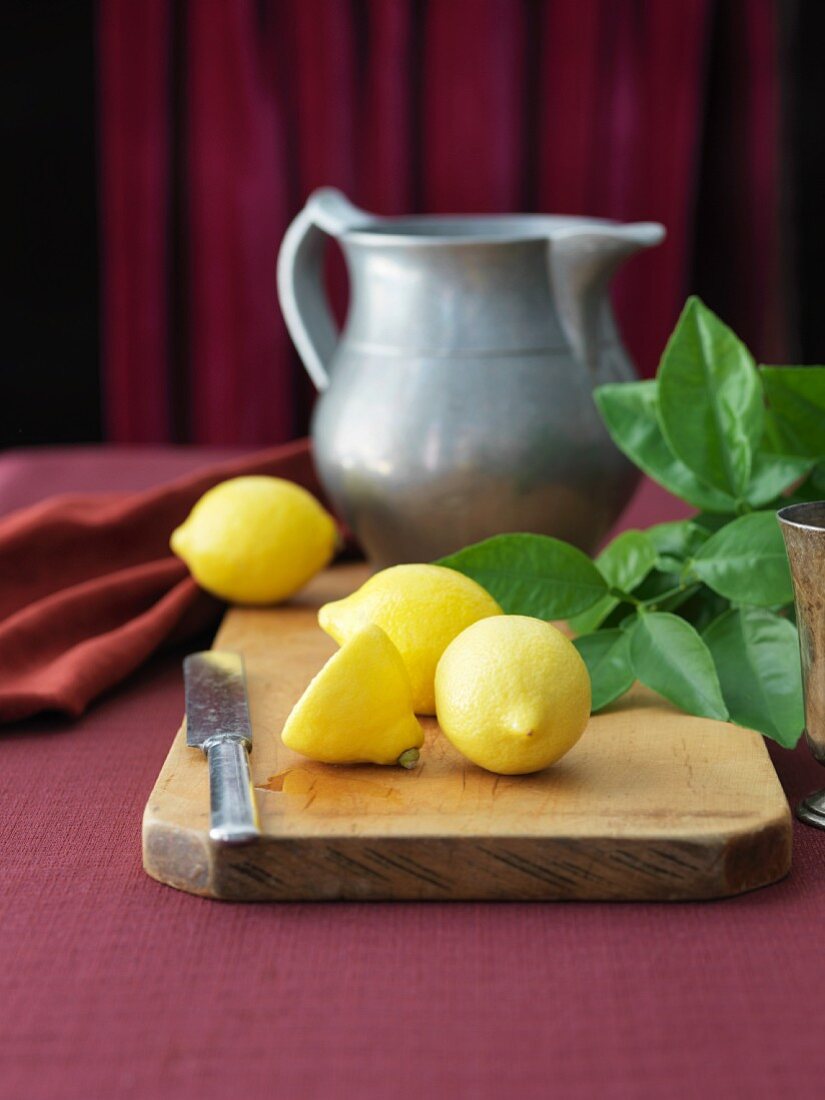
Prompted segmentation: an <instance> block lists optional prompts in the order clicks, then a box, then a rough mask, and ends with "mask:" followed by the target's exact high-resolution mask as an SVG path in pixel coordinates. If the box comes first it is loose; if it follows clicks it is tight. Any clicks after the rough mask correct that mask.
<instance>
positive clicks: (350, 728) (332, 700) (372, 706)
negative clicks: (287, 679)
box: [281, 626, 424, 767]
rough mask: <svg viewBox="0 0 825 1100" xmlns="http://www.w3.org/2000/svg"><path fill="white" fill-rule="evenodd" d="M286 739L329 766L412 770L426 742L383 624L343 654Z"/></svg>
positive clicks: (317, 681)
mask: <svg viewBox="0 0 825 1100" xmlns="http://www.w3.org/2000/svg"><path fill="white" fill-rule="evenodd" d="M281 739H282V740H283V742H284V744H285V745H286V746H287V747H288V748H290V749H294V750H295V751H296V752H300V753H302V754H303V755H304V756H308V757H309V758H310V759H311V760H320V761H322V762H323V763H325V764H360V763H370V764H401V765H402V766H404V767H412V765H413V764H414V763H415V761H416V760H417V759H418V749H419V748H420V747H421V746H422V745H423V744H424V731H423V730H422V728H421V725H420V724H419V722H418V719H417V718H416V717H415V714H414V713H413V705H412V690H411V688H410V680H409V677H408V676H407V670H406V669H405V668H404V662H403V661H402V660H401V655H400V653H399V652H398V650H397V649H396V648H395V646H394V645H393V644H392V642H391V641H390V640H389V638H388V637H387V635H386V634H385V633H384V631H383V630H381V628H380V627H378V626H368V627H367V628H366V629H365V630H362V631H361V632H360V633H358V634H356V635H355V636H354V637H353V638H352V639H351V640H350V641H348V642H347V643H346V644H345V645H343V646H342V647H341V649H339V650H338V652H337V653H335V654H334V655H333V656H332V657H330V659H329V660H328V661H327V663H326V664H325V665H324V667H323V668H322V669H321V671H320V672H319V673H318V674H317V675H316V676H315V677H314V679H313V680H312V681H311V682H310V684H309V687H308V688H307V689H306V691H305V692H304V694H303V695H302V696H301V698H300V699H299V700H298V702H297V703H296V704H295V706H294V707H293V708H292V711H291V713H290V715H289V718H287V720H286V725H285V726H284V729H283V733H282V734H281Z"/></svg>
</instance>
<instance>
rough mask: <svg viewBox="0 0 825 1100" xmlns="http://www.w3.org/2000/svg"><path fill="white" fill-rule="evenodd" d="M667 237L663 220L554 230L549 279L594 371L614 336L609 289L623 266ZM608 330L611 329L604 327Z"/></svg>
mask: <svg viewBox="0 0 825 1100" xmlns="http://www.w3.org/2000/svg"><path fill="white" fill-rule="evenodd" d="M664 237H665V228H664V226H663V225H660V224H659V223H658V222H635V223H633V224H630V225H611V224H610V223H609V222H591V223H590V224H584V225H570V226H564V227H562V228H559V229H557V230H554V231H553V232H552V233H551V234H550V254H549V265H550V281H551V283H552V286H553V292H554V295H555V298H556V304H557V308H558V312H559V320H560V321H561V325H562V329H563V330H564V334H565V336H566V337H567V340H568V341H569V343H570V347H571V350H572V351H573V354H574V355H575V357H576V358H577V359H578V360H579V362H581V363H582V364H583V365H584V366H586V367H587V368H588V370H590V371H591V373H593V374H594V375H595V372H596V368H597V365H598V357H599V345H600V344H601V342H602V340H603V339H604V338H605V336H612V335H613V334H614V323H613V318H612V313H611V311H610V305H609V301H608V298H607V288H608V285H609V283H610V280H611V279H612V278H613V276H614V274H615V273H616V270H617V269H618V267H619V265H620V264H622V263H624V261H625V260H628V259H629V258H630V257H631V256H633V255H635V254H636V253H637V252H640V251H641V250H642V249H644V248H653V247H654V246H655V245H657V244H660V243H661V241H662V240H664ZM606 329H607V331H605V330H606Z"/></svg>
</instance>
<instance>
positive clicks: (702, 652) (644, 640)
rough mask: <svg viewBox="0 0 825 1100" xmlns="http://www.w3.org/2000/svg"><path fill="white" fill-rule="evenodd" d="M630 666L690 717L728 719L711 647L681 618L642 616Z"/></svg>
mask: <svg viewBox="0 0 825 1100" xmlns="http://www.w3.org/2000/svg"><path fill="white" fill-rule="evenodd" d="M630 663H631V666H632V668H633V671H634V673H635V674H636V676H637V677H638V679H639V680H641V681H642V683H643V684H646V685H647V686H648V687H649V688H652V689H653V690H654V691H657V692H658V693H659V694H660V695H663V696H664V697H665V699H669V700H670V701H671V703H675V704H676V706H677V707H681V709H682V710H684V711H687V712H688V714H698V715H701V716H703V717H705V718H720V719H725V718H727V717H728V710H727V707H726V706H725V701H724V699H723V698H722V689H721V687H720V686H719V677H718V676H717V675H716V669H715V668H714V664H713V658H712V657H711V655H710V652H709V651H708V647H707V646H706V645H705V643H704V642H703V641H702V639H701V638H700V637H699V635H698V634H697V633H696V631H695V630H694V629H693V627H692V626H691V625H690V623H686V622H685V620H684V619H680V618H679V617H678V616H677V615H671V614H668V613H667V612H663V611H656V612H651V613H648V614H644V615H639V617H638V619H637V621H636V622H635V623H634V625H633V626H632V627H631V629H630Z"/></svg>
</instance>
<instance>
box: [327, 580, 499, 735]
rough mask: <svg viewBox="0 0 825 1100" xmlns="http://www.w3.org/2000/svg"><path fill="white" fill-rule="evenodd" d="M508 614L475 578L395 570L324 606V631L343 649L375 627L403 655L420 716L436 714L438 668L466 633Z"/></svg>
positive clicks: (415, 704) (415, 705)
mask: <svg viewBox="0 0 825 1100" xmlns="http://www.w3.org/2000/svg"><path fill="white" fill-rule="evenodd" d="M501 614H503V612H502V610H501V608H500V607H499V605H498V604H497V603H496V601H495V600H494V599H493V597H492V596H491V595H490V594H489V593H488V592H487V591H486V590H485V589H483V588H482V587H481V585H480V584H476V582H475V581H474V580H471V579H470V577H465V576H464V574H463V573H458V572H456V571H455V570H454V569H446V568H445V567H444V566H442V565H393V566H391V567H390V568H389V569H382V570H381V572H380V573H376V574H375V576H373V577H370V579H369V580H368V581H367V582H366V583H365V584H362V585H361V587H360V588H359V589H358V590H357V591H356V592H353V594H352V595H351V596H347V598H346V599H344V600H336V601H335V602H334V603H328V604H324V606H323V607H322V608H321V609H320V611H319V612H318V622H319V623H320V625H321V628H322V629H323V630H325V631H326V632H327V634H329V635H331V636H332V637H333V638H334V639H335V640H336V642H338V643H339V645H340V644H342V643H343V642H346V641H347V640H348V639H349V638H351V637H352V636H353V635H354V634H356V633H357V632H358V631H359V630H363V629H364V627H365V626H368V625H370V624H371V623H374V624H375V625H376V626H380V627H381V629H382V630H384V631H386V633H387V634H388V635H389V637H390V640H391V641H392V642H393V644H394V645H395V646H396V648H397V649H398V651H399V653H400V654H401V657H402V658H403V660H404V664H405V665H406V667H407V672H408V674H409V677H410V682H411V684H412V691H413V705H414V707H415V711H416V713H417V714H435V667H436V665H437V664H438V661H439V659H440V657H441V654H442V653H443V652H444V650H445V649H446V648H447V646H448V645H449V644H450V642H451V641H452V640H453V638H455V637H456V636H457V635H458V634H460V633H461V631H462V630H464V629H465V627H468V626H469V625H470V624H471V623H474V622H477V621H478V620H479V619H483V618H485V617H486V616H488V615H501Z"/></svg>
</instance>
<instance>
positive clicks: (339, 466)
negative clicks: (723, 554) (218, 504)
mask: <svg viewBox="0 0 825 1100" xmlns="http://www.w3.org/2000/svg"><path fill="white" fill-rule="evenodd" d="M328 237H334V238H335V239H336V240H337V241H338V242H339V243H340V245H341V247H342V249H343V252H344V257H345V259H346V263H347V269H348V272H349V278H350V305H349V311H348V316H347V321H346V324H345V326H344V330H343V332H342V333H340V334H339V333H338V332H337V331H336V327H335V324H334V322H333V319H332V315H331V313H330V310H329V306H328V303H327V300H326V296H325V293H324V289H323V286H322V264H323V253H324V244H325V242H326V240H327V238H328ZM663 237H664V229H663V227H662V226H661V225H658V224H655V223H651V222H642V223H639V224H635V225H620V224H617V223H614V222H609V221H599V220H594V219H586V218H574V217H555V216H543V215H515V216H500V217H452V216H444V217H435V216H434V217H410V218H380V217H375V216H373V215H372V214H368V213H366V212H365V211H363V210H359V209H358V208H357V207H355V206H353V205H352V204H351V203H350V202H349V201H348V200H347V199H346V198H345V197H344V195H342V194H341V193H340V192H339V191H335V190H332V189H330V188H323V189H321V190H319V191H316V192H315V193H314V194H313V195H312V196H311V197H310V199H309V201H308V202H307V204H306V206H305V208H304V209H303V210H302V211H301V213H300V214H299V215H298V216H297V218H296V219H295V221H294V222H293V223H292V224H291V225H290V227H289V229H288V230H287V233H286V235H285V237H284V241H283V244H282V246H281V251H280V255H279V258H278V292H279V296H280V302H281V308H282V310H283V314H284V318H285V320H286V324H287V328H288V329H289V332H290V335H291V336H292V339H293V341H294V342H295V345H296V347H297V349H298V352H299V353H300V356H301V358H302V360H303V362H304V365H305V366H306V369H307V371H308V372H309V374H310V376H311V378H312V380H313V382H314V383H315V385H316V386H317V388H318V389H319V390H320V391H321V397H320V399H319V401H318V402H317V404H316V407H315V412H314V416H313V424H312V436H313V442H314V454H315V462H316V465H317V468H318V473H319V475H320V478H321V481H322V483H323V485H324V487H325V489H326V490H327V492H328V493H329V496H330V498H331V500H332V501H333V503H334V505H335V506H336V507H337V509H338V510H339V511H340V513H341V515H342V516H343V518H344V519H345V520H346V522H347V523H348V524H349V526H350V527H351V528H352V530H353V531H354V532H355V533H356V535H357V536H358V538H359V539H360V541H361V543H362V545H363V546H364V547H365V549H366V551H367V553H368V555H369V557H370V558H371V559H372V561H373V562H375V563H376V564H377V565H379V566H384V565H389V564H393V563H396V562H404V561H430V560H432V559H434V558H437V557H440V556H441V555H443V554H447V553H450V552H451V551H454V550H457V549H459V548H460V547H461V546H465V545H467V544H468V543H472V542H476V541H478V540H479V539H482V538H486V537H487V536H489V535H493V534H498V533H501V532H504V531H533V532H538V533H543V534H549V535H555V536H557V537H559V538H563V539H567V540H568V541H570V542H573V543H575V544H577V545H578V546H580V547H582V548H583V549H585V550H588V551H589V550H592V549H594V548H595V546H596V545H597V544H598V542H599V540H600V539H601V538H602V537H603V536H604V534H605V533H606V532H607V530H608V529H609V528H610V526H611V524H612V523H613V521H614V520H615V519H616V517H617V516H618V514H619V512H620V511H621V509H622V508H623V506H624V505H625V503H626V502H627V500H628V498H629V496H630V494H631V492H632V490H633V488H634V486H635V484H636V480H637V476H638V475H637V472H636V470H635V469H634V468H633V466H631V464H630V463H629V462H627V460H626V459H625V458H624V457H623V456H622V455H621V454H620V453H619V451H618V450H617V449H616V448H615V447H614V445H613V443H612V442H611V440H610V438H609V436H608V434H607V432H606V430H605V428H604V426H603V425H602V422H601V420H600V418H599V414H598V412H597V410H596V407H595V405H594V402H593V398H592V390H593V387H594V386H595V385H597V384H599V383H602V382H616V381H623V380H628V379H632V378H633V377H635V375H634V371H633V368H632V366H631V363H630V361H629V359H628V356H627V353H626V352H625V350H624V348H623V347H622V345H621V342H620V340H619V337H618V334H617V331H616V327H615V323H614V320H613V316H612V313H611V309H610V303H609V300H608V296H607V289H608V284H609V282H610V279H611V276H612V275H613V273H614V272H615V271H616V269H617V267H618V266H619V264H621V263H622V262H623V261H624V260H626V259H627V258H628V257H629V256H632V255H633V254H634V253H635V252H638V251H639V250H640V249H642V248H649V247H651V246H652V245H655V244H658V243H659V242H660V241H661V240H662V238H663Z"/></svg>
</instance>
